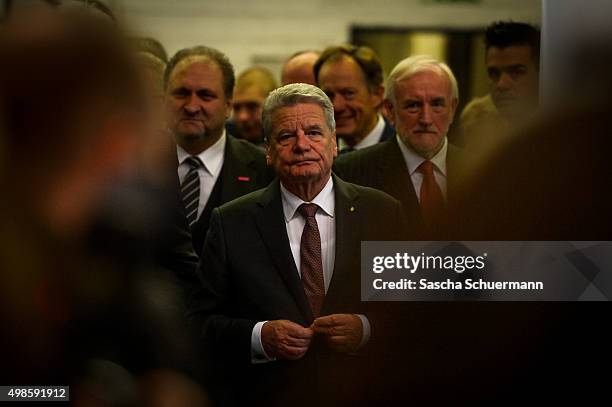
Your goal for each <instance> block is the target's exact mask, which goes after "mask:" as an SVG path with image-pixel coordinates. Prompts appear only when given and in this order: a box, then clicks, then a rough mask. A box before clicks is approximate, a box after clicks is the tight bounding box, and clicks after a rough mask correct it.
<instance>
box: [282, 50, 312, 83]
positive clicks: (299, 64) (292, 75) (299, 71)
mask: <svg viewBox="0 0 612 407" xmlns="http://www.w3.org/2000/svg"><path fill="white" fill-rule="evenodd" d="M320 55H321V54H320V53H319V52H318V51H311V50H306V51H299V52H296V53H295V54H293V55H291V56H290V57H289V58H287V61H285V63H284V64H283V69H282V71H281V84H282V85H288V84H290V83H307V84H309V85H316V81H315V77H314V64H315V62H317V59H319V56H320Z"/></svg>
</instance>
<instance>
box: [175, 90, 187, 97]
mask: <svg viewBox="0 0 612 407" xmlns="http://www.w3.org/2000/svg"><path fill="white" fill-rule="evenodd" d="M172 96H176V97H185V96H189V91H188V90H187V89H175V90H174V91H172Z"/></svg>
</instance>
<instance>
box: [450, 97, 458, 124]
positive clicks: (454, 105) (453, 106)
mask: <svg viewBox="0 0 612 407" xmlns="http://www.w3.org/2000/svg"><path fill="white" fill-rule="evenodd" d="M457 106H459V99H458V98H453V99H452V100H451V123H452V122H453V121H454V120H455V113H456V112H457Z"/></svg>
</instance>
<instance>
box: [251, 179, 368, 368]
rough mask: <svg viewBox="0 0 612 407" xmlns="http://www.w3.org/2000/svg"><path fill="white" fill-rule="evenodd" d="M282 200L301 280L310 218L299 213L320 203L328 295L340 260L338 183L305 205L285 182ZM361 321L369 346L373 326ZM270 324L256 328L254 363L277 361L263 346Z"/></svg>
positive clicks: (320, 228) (326, 187) (252, 351)
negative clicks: (264, 332)
mask: <svg viewBox="0 0 612 407" xmlns="http://www.w3.org/2000/svg"><path fill="white" fill-rule="evenodd" d="M280 189H281V200H282V204H283V215H284V218H285V227H286V228H287V236H288V237H289V245H290V246H291V254H292V255H293V261H294V262H295V266H296V268H297V270H298V273H300V277H301V270H300V265H301V259H300V245H301V242H302V232H303V231H304V226H305V225H306V219H304V217H303V216H302V215H300V213H299V212H298V211H297V209H298V208H299V207H300V205H301V204H303V203H314V204H317V206H318V207H319V210H317V213H316V215H315V219H316V221H317V226H318V227H319V234H320V236H321V260H322V263H323V280H324V283H325V293H327V290H328V289H329V284H330V282H331V279H332V275H333V272H334V261H335V257H336V222H335V220H334V215H335V208H336V199H335V196H334V183H333V180H332V178H331V177H330V178H329V180H328V181H327V184H325V187H323V189H322V190H321V192H319V194H318V195H317V196H315V197H314V198H313V200H312V201H311V202H305V201H303V200H302V199H301V198H300V197H298V196H296V195H294V194H293V193H291V192H289V191H288V190H287V189H286V188H285V187H284V186H283V184H282V183H281V186H280ZM357 316H358V317H359V318H360V319H361V324H362V326H363V336H362V338H361V343H360V346H362V345H363V344H365V343H366V342H367V341H368V340H369V338H370V323H369V321H368V319H367V318H366V316H365V315H357ZM266 322H268V321H260V322H258V323H257V324H255V326H254V327H253V332H252V334H251V356H252V358H251V361H252V362H253V363H264V362H269V361H272V360H274V359H273V358H270V357H268V355H266V352H265V350H264V348H263V344H262V343H261V328H262V327H263V324H265V323H266Z"/></svg>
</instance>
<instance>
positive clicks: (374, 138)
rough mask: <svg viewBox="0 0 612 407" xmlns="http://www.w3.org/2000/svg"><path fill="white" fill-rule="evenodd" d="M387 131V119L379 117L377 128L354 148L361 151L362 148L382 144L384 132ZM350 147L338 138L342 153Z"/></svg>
mask: <svg viewBox="0 0 612 407" xmlns="http://www.w3.org/2000/svg"><path fill="white" fill-rule="evenodd" d="M384 131H385V119H383V117H382V115H380V114H379V115H378V121H377V122H376V126H374V128H373V129H372V131H370V132H369V133H368V135H367V136H365V137H364V138H363V139H362V140H361V141H360V142H359V143H357V144H355V145H354V146H353V149H355V150H361V149H362V148H366V147H370V146H373V145H374V144H376V143H378V142H380V138H381V137H382V134H383V132H384ZM347 147H349V145H348V144H346V142H345V141H344V139H342V138H340V137H339V138H338V149H339V151H342V150H343V149H345V148H347Z"/></svg>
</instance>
